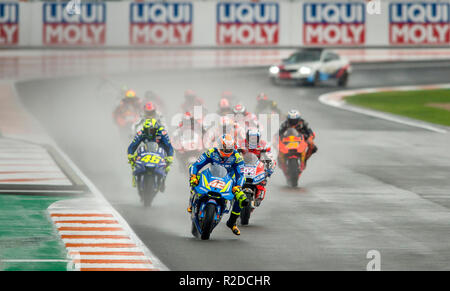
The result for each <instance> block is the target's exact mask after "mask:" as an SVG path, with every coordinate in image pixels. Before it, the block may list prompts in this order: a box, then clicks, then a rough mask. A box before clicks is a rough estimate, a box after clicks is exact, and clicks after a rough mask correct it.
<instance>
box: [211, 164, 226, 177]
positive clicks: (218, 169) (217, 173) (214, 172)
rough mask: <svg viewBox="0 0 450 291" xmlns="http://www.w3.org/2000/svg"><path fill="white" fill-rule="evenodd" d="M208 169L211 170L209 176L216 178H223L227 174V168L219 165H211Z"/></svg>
mask: <svg viewBox="0 0 450 291" xmlns="http://www.w3.org/2000/svg"><path fill="white" fill-rule="evenodd" d="M209 171H210V172H211V176H213V177H217V178H224V177H225V176H226V175H227V174H228V172H227V170H226V169H225V168H224V167H222V166H219V165H212V166H211V168H209Z"/></svg>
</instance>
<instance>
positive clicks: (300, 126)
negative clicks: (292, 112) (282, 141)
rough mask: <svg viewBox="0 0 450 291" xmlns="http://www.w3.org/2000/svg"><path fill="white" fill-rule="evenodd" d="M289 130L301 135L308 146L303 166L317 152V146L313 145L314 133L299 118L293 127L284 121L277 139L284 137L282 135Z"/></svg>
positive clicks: (281, 164)
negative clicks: (291, 129) (293, 129)
mask: <svg viewBox="0 0 450 291" xmlns="http://www.w3.org/2000/svg"><path fill="white" fill-rule="evenodd" d="M289 128H295V130H297V131H298V132H299V133H301V134H302V135H303V137H304V138H305V141H306V143H307V144H308V151H307V152H306V158H305V164H306V161H307V160H308V159H309V158H310V157H311V156H312V155H313V154H314V153H315V152H317V146H316V145H315V144H314V138H315V137H316V134H315V133H314V131H313V130H312V129H311V128H310V127H309V125H308V123H307V122H306V121H305V120H304V119H302V118H300V119H299V121H298V122H297V123H296V124H294V125H290V124H289V122H288V120H286V121H284V122H283V123H282V124H281V126H280V130H279V132H278V135H279V138H282V136H283V135H284V133H285V132H286V131H287V130H288V129H289ZM279 162H280V166H281V167H283V166H284V163H283V162H281V161H279Z"/></svg>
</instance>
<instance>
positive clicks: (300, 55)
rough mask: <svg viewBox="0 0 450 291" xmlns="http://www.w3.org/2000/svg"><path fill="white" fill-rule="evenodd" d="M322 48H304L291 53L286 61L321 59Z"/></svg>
mask: <svg viewBox="0 0 450 291" xmlns="http://www.w3.org/2000/svg"><path fill="white" fill-rule="evenodd" d="M320 54H321V51H320V50H303V51H299V52H296V53H294V54H292V55H290V56H289V57H288V58H287V59H286V60H285V62H286V63H301V62H317V61H319V60H320Z"/></svg>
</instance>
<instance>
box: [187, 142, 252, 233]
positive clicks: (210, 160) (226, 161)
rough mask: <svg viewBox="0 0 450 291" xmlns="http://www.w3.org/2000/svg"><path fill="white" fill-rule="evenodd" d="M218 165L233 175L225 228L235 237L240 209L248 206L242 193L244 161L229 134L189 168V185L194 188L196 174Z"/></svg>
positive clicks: (191, 199) (238, 231) (190, 205)
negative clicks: (231, 197) (233, 181)
mask: <svg viewBox="0 0 450 291" xmlns="http://www.w3.org/2000/svg"><path fill="white" fill-rule="evenodd" d="M208 164H211V165H220V166H223V167H225V169H226V170H227V171H228V173H232V174H233V179H234V180H235V186H234V187H233V190H232V192H233V194H234V200H235V202H234V203H233V208H232V210H231V215H230V218H229V219H228V221H227V226H228V227H229V228H230V229H231V230H232V231H233V233H234V234H235V235H240V234H241V232H240V230H239V228H238V227H237V226H236V220H237V218H238V217H239V215H240V214H241V209H242V207H246V206H248V204H249V200H248V199H247V196H246V195H245V194H244V192H242V185H244V180H245V179H244V174H243V167H244V160H243V158H242V156H241V155H240V154H239V152H238V151H237V150H236V149H235V143H234V139H233V137H232V136H231V135H229V134H224V135H222V136H221V137H220V138H219V143H218V147H214V148H211V149H209V150H208V151H206V152H204V153H203V154H202V155H201V156H200V158H199V159H198V160H197V162H195V163H193V164H192V165H191V166H190V167H189V173H190V174H191V178H190V181H189V183H190V185H191V187H196V186H197V185H198V184H199V179H198V176H197V175H198V173H199V171H200V170H201V169H202V168H203V167H205V166H206V165H208ZM193 198H194V197H193V195H191V198H190V199H189V207H188V212H189V213H191V212H192V202H193Z"/></svg>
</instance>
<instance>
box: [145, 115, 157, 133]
mask: <svg viewBox="0 0 450 291" xmlns="http://www.w3.org/2000/svg"><path fill="white" fill-rule="evenodd" d="M158 128H159V124H158V121H157V120H156V119H154V118H149V119H146V120H145V122H144V126H143V127H142V132H143V133H144V134H145V135H147V136H150V137H154V136H155V135H156V133H157V132H158Z"/></svg>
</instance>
